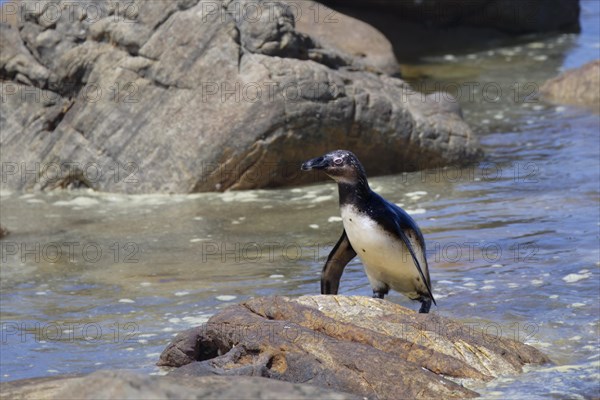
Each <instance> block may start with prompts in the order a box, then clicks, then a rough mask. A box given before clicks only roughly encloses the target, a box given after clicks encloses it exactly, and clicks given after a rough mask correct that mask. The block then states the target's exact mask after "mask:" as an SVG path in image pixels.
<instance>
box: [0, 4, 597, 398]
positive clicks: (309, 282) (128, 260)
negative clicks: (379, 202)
mask: <svg viewBox="0 0 600 400" xmlns="http://www.w3.org/2000/svg"><path fill="white" fill-rule="evenodd" d="M597 5H598V3H597V2H586V3H584V13H583V22H584V32H583V33H582V34H581V35H561V36H557V37H550V38H545V39H540V38H538V39H532V42H530V43H529V44H524V45H523V44H521V45H518V46H514V47H507V48H502V49H496V50H494V51H490V52H482V53H477V54H471V55H463V56H454V55H448V56H446V57H440V58H435V59H431V60H427V63H426V64H424V65H418V66H412V69H410V70H411V71H413V72H412V77H413V83H414V84H415V85H416V87H417V88H421V89H423V90H426V91H432V90H437V88H436V83H438V85H440V87H441V88H444V89H447V90H449V91H451V92H452V91H453V90H452V88H453V87H454V88H456V87H460V88H461V90H462V91H461V93H460V94H459V95H458V96H457V97H458V98H459V100H460V102H461V105H462V106H463V109H464V115H465V119H466V120H467V121H468V122H469V124H470V125H471V126H472V127H473V129H474V130H475V131H476V132H478V134H479V135H480V137H481V141H482V144H483V146H484V147H485V150H486V153H487V156H486V158H485V160H483V161H482V162H481V163H480V164H477V165H474V166H472V167H468V168H462V169H458V168H452V167H449V168H447V169H437V170H429V171H422V172H416V173H410V174H400V175H395V176H386V177H377V178H372V179H371V180H370V181H371V186H372V187H373V188H374V189H375V190H377V191H378V192H379V193H381V194H382V195H383V196H385V197H386V198H388V199H389V200H392V201H394V202H396V203H398V204H401V205H402V206H403V207H404V208H405V209H406V210H407V211H408V212H409V213H411V214H412V215H413V216H414V218H415V219H416V220H417V222H418V223H419V225H420V226H421V228H422V230H423V232H424V234H425V237H426V240H427V245H428V254H429V260H430V265H431V266H430V268H431V274H432V278H433V281H434V295H435V296H436V298H437V299H438V304H439V307H434V308H433V309H432V310H433V312H436V313H441V314H443V315H447V316H450V317H453V318H458V319H460V320H462V321H464V322H467V323H469V324H471V326H473V327H474V329H476V331H485V332H487V333H490V334H502V335H504V336H507V337H513V338H517V339H520V340H524V341H526V342H527V343H530V344H532V345H534V346H536V347H537V348H539V349H541V350H542V351H544V352H546V353H547V354H548V355H549V356H550V357H551V359H552V360H553V361H554V362H555V365H553V366H544V367H536V368H530V369H529V370H530V372H529V373H528V374H524V375H519V376H515V377H503V378H501V379H498V380H496V381H494V382H492V383H491V384H487V385H485V386H482V387H474V389H475V390H477V391H479V392H481V393H482V394H484V395H485V396H486V397H489V398H494V397H497V398H508V397H510V398H532V397H535V396H534V394H535V395H537V396H538V397H540V398H547V397H565V396H567V394H568V395H569V396H571V397H575V398H576V397H577V396H585V397H587V396H593V395H596V396H597V395H598V382H599V381H600V374H599V372H598V371H599V368H600V347H599V340H598V338H599V334H600V333H599V328H600V324H599V320H600V319H599V317H600V310H599V294H598V293H599V289H600V287H599V286H600V285H599V282H600V280H599V278H600V277H599V271H600V268H599V267H600V262H599V260H600V251H599V248H598V241H599V236H600V235H599V230H600V215H599V209H598V203H599V201H598V200H599V194H600V193H599V186H600V175H599V161H598V157H599V154H600V141H599V137H598V132H599V130H600V119H599V116H598V115H594V114H592V113H590V112H589V111H587V110H585V109H576V108H571V107H565V106H554V105H549V104H546V103H543V102H541V101H539V100H538V99H537V98H536V96H535V93H534V95H532V96H527V94H529V93H530V92H535V89H536V88H537V87H538V85H539V84H540V83H541V82H543V81H544V80H545V79H547V78H549V77H552V76H555V75H556V74H557V73H558V72H559V71H561V70H562V69H564V68H567V67H574V66H579V65H582V64H583V63H585V62H587V61H589V60H591V59H593V58H597V57H598V56H599V54H598V52H599V51H600V39H599V38H598V21H599V19H598V18H599V13H598V6H597ZM432 77H434V78H435V79H434V78H432ZM472 82H475V83H478V84H479V86H477V87H476V86H473V84H472ZM465 83H469V84H470V85H471V86H470V87H472V88H474V90H473V91H472V92H469V91H466V89H464V88H465ZM452 85H454V86H452ZM486 85H487V86H486ZM467 87H469V86H468V85H467ZM498 87H499V88H500V92H498V93H501V95H499V96H494V93H495V92H492V90H493V89H496V88H498ZM515 93H516V94H517V95H516V97H515ZM496 97H497V99H496ZM492 100H494V101H492ZM0 200H1V202H0V212H1V215H2V224H3V225H5V226H6V227H7V228H8V229H9V230H10V231H11V235H10V236H8V237H7V238H5V239H4V240H2V241H1V242H0V245H1V247H2V248H1V250H2V254H1V256H2V260H1V261H2V269H1V274H2V276H1V278H2V279H1V280H0V289H1V294H0V300H1V303H0V312H1V316H2V341H1V348H0V350H1V352H0V354H1V372H0V379H1V380H3V381H7V380H15V379H20V378H28V377H36V376H49V375H54V374H64V373H75V372H90V371H93V370H96V369H100V368H131V369H135V370H140V371H144V372H149V373H158V372H159V370H158V368H157V367H155V366H154V363H155V362H156V361H157V359H158V356H159V353H160V351H161V350H162V349H163V348H164V347H165V345H166V344H167V343H168V342H169V340H170V339H171V338H172V336H174V335H175V334H176V333H177V332H179V331H181V330H183V329H186V328H188V327H192V326H196V325H198V324H200V323H202V322H204V321H206V320H207V319H208V317H209V316H210V315H211V314H213V313H214V312H215V311H216V310H217V309H219V308H221V307H224V306H226V305H228V304H231V303H232V302H237V301H240V300H243V299H245V298H248V297H250V296H257V295H271V294H282V295H302V294H315V293H318V291H319V283H318V279H319V273H320V269H321V266H322V263H323V261H324V259H325V258H326V256H327V254H328V252H329V250H330V249H331V247H332V246H333V244H334V243H335V241H336V240H337V238H338V236H339V234H340V233H341V229H342V228H341V222H340V219H339V211H338V208H337V191H336V187H335V186H334V185H333V184H331V183H319V184H315V185H312V186H308V187H302V188H293V189H281V190H257V191H247V192H230V193H223V194H217V193H207V194H195V195H172V196H169V195H148V196H127V195H115V194H102V193H94V192H91V191H70V192H69V191H63V192H51V193H33V194H25V193H8V192H3V193H2V197H1V198H0ZM341 293H342V294H349V295H353V294H360V295H367V296H368V295H370V294H371V290H370V288H369V285H368V282H367V280H366V277H365V275H364V272H363V271H362V267H361V265H360V263H359V262H358V260H354V261H353V262H352V263H351V264H350V265H349V266H348V267H347V270H346V272H345V274H344V277H343V280H342V285H341ZM389 299H390V300H391V301H394V302H397V303H400V304H402V305H405V306H408V307H411V308H415V309H416V308H417V307H418V305H417V304H414V303H411V302H409V301H408V300H407V299H406V298H404V297H402V296H401V295H399V294H392V295H391V296H389Z"/></svg>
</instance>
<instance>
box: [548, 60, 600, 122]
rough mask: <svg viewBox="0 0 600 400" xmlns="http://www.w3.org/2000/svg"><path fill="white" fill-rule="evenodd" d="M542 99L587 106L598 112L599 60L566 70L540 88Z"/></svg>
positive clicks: (599, 96)
mask: <svg viewBox="0 0 600 400" xmlns="http://www.w3.org/2000/svg"><path fill="white" fill-rule="evenodd" d="M540 94H541V95H542V97H543V98H544V99H547V100H549V101H552V102H555V103H562V104H573V105H580V106H587V107H590V108H593V109H594V110H596V112H597V113H600V60H596V61H592V62H589V63H587V64H585V65H584V66H582V67H579V68H574V69H570V70H567V71H565V72H563V73H562V74H560V75H559V76H557V77H556V78H552V79H550V80H548V81H546V83H544V85H543V86H542V87H541V88H540Z"/></svg>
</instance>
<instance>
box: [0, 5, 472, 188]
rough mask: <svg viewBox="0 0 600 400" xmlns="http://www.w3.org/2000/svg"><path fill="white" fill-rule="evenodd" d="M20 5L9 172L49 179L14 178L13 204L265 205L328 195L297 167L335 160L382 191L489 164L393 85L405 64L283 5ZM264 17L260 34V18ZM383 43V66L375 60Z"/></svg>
mask: <svg viewBox="0 0 600 400" xmlns="http://www.w3.org/2000/svg"><path fill="white" fill-rule="evenodd" d="M23 4H25V7H29V8H28V10H30V11H31V10H36V12H33V11H32V12H27V13H25V16H26V18H23V19H22V20H20V21H19V29H18V31H17V30H15V29H13V28H10V27H8V25H7V26H6V28H5V27H4V26H3V27H2V30H1V33H2V41H1V42H2V43H8V45H7V46H6V49H7V50H5V49H3V51H2V57H0V61H1V62H0V77H1V78H2V79H4V80H6V84H3V85H2V89H3V93H2V95H3V99H6V101H5V102H4V104H3V111H5V112H4V113H3V115H5V116H6V118H2V119H1V120H0V130H1V131H2V135H3V136H2V139H3V143H2V144H3V150H4V151H5V153H6V154H10V155H11V157H12V158H13V160H11V162H13V161H14V162H18V163H19V165H25V167H26V168H27V170H28V171H32V170H34V169H37V174H35V173H33V174H32V173H27V174H25V175H22V174H21V173H19V172H20V171H17V173H15V174H11V175H10V176H7V179H3V180H2V183H1V185H2V187H3V188H8V189H35V188H37V189H51V188H55V187H65V186H69V185H73V184H74V185H76V186H85V187H91V188H93V189H96V190H101V191H114V192H128V193H149V192H175V193H187V192H200V191H223V190H226V189H253V188H261V187H274V186H282V185H292V184H300V183H309V182H314V181H315V180H322V179H324V176H321V175H311V174H301V173H300V170H299V165H300V163H301V161H302V160H304V159H307V158H309V157H312V156H314V155H315V154H322V153H325V152H326V151H329V150H331V149H334V148H348V149H351V150H353V151H354V152H355V153H356V154H357V155H358V157H360V159H361V161H362V162H363V164H365V167H366V168H367V170H368V171H369V174H370V175H380V174H389V173H397V172H400V171H413V170H417V169H423V168H434V167H438V166H441V165H447V164H464V163H468V162H470V161H473V160H475V159H477V158H478V157H479V156H480V155H481V151H480V148H479V146H478V142H477V139H476V137H475V135H474V134H473V132H472V131H471V130H470V129H469V127H468V126H467V124H466V123H465V122H464V121H463V120H462V118H461V117H460V115H459V113H456V112H453V111H452V110H447V109H445V108H443V107H435V106H432V105H431V104H430V103H429V102H427V101H423V96H422V95H421V94H419V93H414V92H413V90H412V89H411V88H410V86H409V85H408V84H407V83H406V82H404V81H402V80H401V79H397V78H394V77H391V76H389V75H386V74H383V73H382V72H381V71H384V70H385V71H391V70H393V65H394V62H393V61H392V59H393V57H392V55H391V54H390V53H389V52H388V51H387V50H386V48H387V47H386V46H387V45H388V43H387V42H386V41H385V40H383V38H382V37H381V36H377V34H376V32H375V31H374V30H373V29H369V28H368V27H367V26H366V25H364V24H362V25H360V26H359V28H357V32H364V34H365V36H367V35H371V36H370V37H371V38H368V37H365V40H364V41H361V42H360V44H357V45H356V46H355V47H353V46H352V45H349V44H348V43H346V44H345V45H344V44H343V43H344V42H343V40H334V39H332V37H331V35H328V34H325V33H324V32H323V31H320V30H318V29H316V28H315V29H311V28H310V25H306V24H299V25H301V26H302V29H299V28H297V26H298V25H297V24H296V21H295V19H296V18H295V15H294V12H297V11H295V9H294V8H292V7H289V6H286V5H285V4H284V3H279V2H267V1H265V2H259V3H257V2H256V1H248V0H235V1H223V2H219V1H217V2H215V1H212V0H210V1H208V0H206V1H198V0H188V1H184V0H180V1H166V2H154V1H152V2H136V3H135V7H134V11H135V12H133V11H131V10H125V9H123V8H122V7H121V8H118V7H117V6H118V4H120V3H115V2H113V1H108V0H106V1H95V2H93V4H94V10H97V11H96V14H95V15H96V17H95V18H91V17H90V15H88V14H87V13H89V10H88V11H86V8H85V7H84V6H83V5H86V4H88V2H87V1H84V0H82V1H81V2H78V3H70V12H64V13H62V14H60V15H59V17H58V18H53V19H52V18H49V16H48V15H46V14H47V13H46V8H44V7H46V4H49V3H44V4H43V7H42V5H40V3H39V2H35V1H31V2H23ZM78 4H79V5H81V6H78ZM257 4H259V5H261V6H264V8H263V9H262V11H261V15H260V18H257V19H256V20H254V19H253V18H248V17H247V15H246V14H244V10H247V9H248V7H254V9H255V8H256V6H257ZM36 7H37V8H36ZM48 7H50V6H48ZM48 9H49V8H48ZM240 13H241V14H240ZM306 18H308V16H306ZM340 20H344V21H345V19H344V18H341V19H340ZM341 26H342V25H340V26H339V27H338V26H337V25H336V29H340V30H339V31H336V32H338V33H336V35H341V34H343V32H344V30H343V29H341ZM344 26H345V27H346V28H344V29H346V31H348V29H350V28H349V27H348V23H346V24H345V25H344ZM323 29H325V28H323ZM311 31H314V34H313V32H311ZM369 32H370V33H369ZM348 36H350V35H348ZM370 43H374V45H373V48H374V49H375V48H376V47H377V46H378V47H377V50H374V51H373V52H369V51H367V50H364V51H363V50H362V49H364V48H365V47H369V46H370ZM375 44H377V46H375ZM363 53H364V54H363ZM33 116H35V117H33ZM23 162H24V163H25V164H22V163H23ZM57 165H58V166H60V170H59V171H56V168H55V167H56V166H57ZM48 166H52V169H51V172H52V173H47V172H48V171H47V169H48ZM22 177H24V179H23V178H22Z"/></svg>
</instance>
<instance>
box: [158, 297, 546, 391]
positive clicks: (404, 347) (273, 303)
mask: <svg viewBox="0 0 600 400" xmlns="http://www.w3.org/2000/svg"><path fill="white" fill-rule="evenodd" d="M548 361H549V360H548V358H547V357H546V356H545V355H543V354H542V353H541V352H539V351H538V350H536V349H534V348H533V347H530V346H527V345H524V344H522V343H519V342H516V341H513V340H509V339H505V338H501V337H494V336H490V335H486V334H484V333H482V332H481V331H478V330H474V329H469V328H468V327H467V326H464V325H461V324H459V323H457V322H454V321H452V320H450V319H448V318H444V317H440V316H438V315H435V314H426V315H424V314H417V313H415V312H414V311H411V310H408V309H406V308H404V307H401V306H399V305H396V304H394V303H391V302H388V301H382V300H378V299H371V298H366V297H347V296H303V297H300V298H294V299H292V298H287V297H262V298H256V299H252V300H249V301H247V302H244V303H242V304H239V305H234V306H230V307H228V308H226V309H224V310H222V311H221V312H219V313H218V314H216V315H215V316H213V317H212V318H211V319H210V320H209V321H208V323H207V324H206V325H204V326H201V327H198V328H194V329H190V330H188V331H186V332H183V333H181V334H179V335H178V336H177V337H176V338H175V339H174V340H173V342H172V343H171V344H170V345H169V346H168V347H167V348H166V349H165V350H164V351H163V353H162V355H161V357H160V361H159V365H162V366H171V367H178V368H177V369H176V370H174V371H172V372H171V373H170V374H169V375H170V376H171V375H173V376H186V377H192V376H202V375H212V374H216V375H227V376H231V375H250V376H263V377H268V378H273V379H278V380H282V381H288V382H302V383H310V384H312V385H315V386H320V387H324V388H329V389H333V390H339V391H345V392H350V393H354V394H356V395H358V396H364V397H368V398H381V399H391V398H464V397H474V396H476V395H477V393H475V392H473V391H471V390H469V389H466V388H465V387H463V386H462V385H460V384H457V383H456V382H457V381H458V382H460V381H461V380H466V381H468V380H478V381H487V380H490V379H493V378H494V377H496V376H499V375H503V374H514V373H519V372H522V366H523V365H524V364H530V363H533V364H540V363H546V362H548Z"/></svg>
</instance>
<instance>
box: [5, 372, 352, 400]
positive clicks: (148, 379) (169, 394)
mask: <svg viewBox="0 0 600 400" xmlns="http://www.w3.org/2000/svg"><path fill="white" fill-rule="evenodd" d="M1 388H2V390H1V393H2V395H1V396H0V397H2V398H7V399H40V400H41V399H74V398H76V399H82V400H83V399H89V400H92V399H93V400H96V399H123V400H137V399H248V398H251V399H272V400H275V399H315V398H327V399H335V400H355V399H358V398H357V397H356V396H353V395H351V394H346V393H337V392H334V391H331V390H326V389H322V388H318V387H315V386H310V385H301V384H292V383H287V382H277V381H273V380H268V379H264V378H259V377H252V378H251V377H220V376H203V377H197V378H185V379H180V378H176V377H165V376H144V375H139V374H136V373H133V372H130V371H125V370H121V371H119V370H117V371H97V372H94V373H92V374H90V375H87V376H83V377H70V378H69V377H67V378H64V377H63V378H43V379H26V380H21V381H14V382H8V383H2V384H1Z"/></svg>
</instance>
